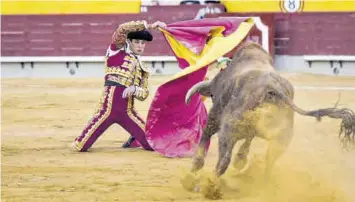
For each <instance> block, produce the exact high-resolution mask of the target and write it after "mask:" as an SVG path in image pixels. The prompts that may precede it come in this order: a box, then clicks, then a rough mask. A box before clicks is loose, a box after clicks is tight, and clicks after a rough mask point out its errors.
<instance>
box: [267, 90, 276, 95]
mask: <svg viewBox="0 0 355 202" xmlns="http://www.w3.org/2000/svg"><path fill="white" fill-rule="evenodd" d="M268 94H269V95H272V96H275V95H276V93H275V92H273V91H270V92H268Z"/></svg>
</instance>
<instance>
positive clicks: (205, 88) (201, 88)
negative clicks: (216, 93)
mask: <svg viewBox="0 0 355 202" xmlns="http://www.w3.org/2000/svg"><path fill="white" fill-rule="evenodd" d="M210 84H211V83H210V82H209V81H200V82H198V83H197V84H195V85H194V86H192V87H191V88H190V89H189V91H187V93H186V96H185V103H186V104H189V103H190V101H191V97H192V96H193V95H194V94H195V93H196V92H198V93H200V94H203V95H205V96H206V93H207V92H210ZM204 92H206V93H204ZM207 95H208V94H207ZM208 96H210V95H208Z"/></svg>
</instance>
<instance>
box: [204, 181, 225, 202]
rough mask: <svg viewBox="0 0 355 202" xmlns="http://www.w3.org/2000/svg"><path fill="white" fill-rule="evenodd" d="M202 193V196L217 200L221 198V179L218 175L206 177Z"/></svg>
mask: <svg viewBox="0 0 355 202" xmlns="http://www.w3.org/2000/svg"><path fill="white" fill-rule="evenodd" d="M201 192H202V194H203V195H204V197H206V198H208V199H212V200H218V199H221V198H222V181H221V179H220V178H219V177H217V176H213V177H211V178H207V179H206V181H205V182H204V183H203V186H202V189H201Z"/></svg>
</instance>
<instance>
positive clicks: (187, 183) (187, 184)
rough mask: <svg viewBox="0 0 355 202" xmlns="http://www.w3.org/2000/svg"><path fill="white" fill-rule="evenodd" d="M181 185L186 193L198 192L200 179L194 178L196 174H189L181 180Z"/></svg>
mask: <svg viewBox="0 0 355 202" xmlns="http://www.w3.org/2000/svg"><path fill="white" fill-rule="evenodd" d="M180 182H181V184H182V186H183V187H184V189H186V190H187V191H190V192H198V191H199V187H198V184H199V182H200V179H199V178H198V177H197V176H196V174H193V173H189V174H187V175H186V176H185V177H184V178H183V179H181V181H180Z"/></svg>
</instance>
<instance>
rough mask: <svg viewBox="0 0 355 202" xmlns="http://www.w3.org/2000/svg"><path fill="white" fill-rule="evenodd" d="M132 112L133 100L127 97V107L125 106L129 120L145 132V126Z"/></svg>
mask: <svg viewBox="0 0 355 202" xmlns="http://www.w3.org/2000/svg"><path fill="white" fill-rule="evenodd" d="M132 110H133V99H132V97H128V105H127V114H128V116H129V118H131V119H132V120H133V121H134V122H135V123H136V124H137V125H138V126H139V127H140V128H141V129H142V130H143V131H145V124H144V123H143V122H142V121H141V120H140V119H139V118H137V116H135V115H134V114H133V112H132Z"/></svg>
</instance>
